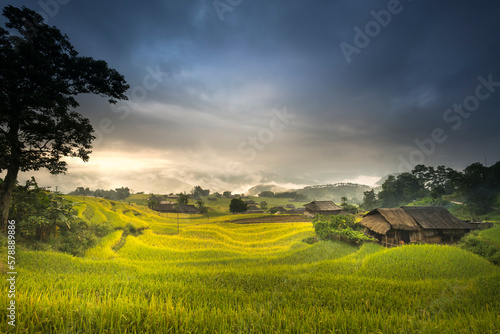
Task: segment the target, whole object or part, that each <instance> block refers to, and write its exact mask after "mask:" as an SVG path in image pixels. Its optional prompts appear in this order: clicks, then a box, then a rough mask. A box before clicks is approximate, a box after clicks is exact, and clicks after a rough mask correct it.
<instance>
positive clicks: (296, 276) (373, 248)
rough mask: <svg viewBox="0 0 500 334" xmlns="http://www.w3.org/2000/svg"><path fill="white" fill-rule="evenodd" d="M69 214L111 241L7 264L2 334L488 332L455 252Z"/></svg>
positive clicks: (147, 216) (494, 292)
mask: <svg viewBox="0 0 500 334" xmlns="http://www.w3.org/2000/svg"><path fill="white" fill-rule="evenodd" d="M68 198H69V199H71V200H73V201H75V202H77V201H81V199H80V198H78V197H73V198H71V197H68ZM77 208H78V214H79V216H80V217H82V218H83V219H85V220H86V221H87V222H88V223H89V224H95V225H98V224H101V223H102V222H108V223H109V224H111V225H112V226H113V227H114V228H115V230H114V232H111V233H109V234H108V235H107V236H105V237H103V238H102V239H101V240H100V243H99V244H98V245H96V246H95V247H93V248H91V249H88V250H87V251H86V253H85V255H84V256H83V257H74V256H71V255H68V254H63V253H56V252H43V251H27V250H24V251H23V250H18V253H17V254H16V256H17V261H18V264H17V267H18V268H17V270H18V274H17V282H16V284H17V285H16V289H17V291H16V306H17V309H16V311H17V319H16V326H15V327H13V326H10V325H8V323H7V322H8V318H7V317H6V316H3V317H2V319H1V323H0V331H1V332H5V333H482V334H484V333H498V332H499V331H500V269H499V268H498V267H497V266H495V265H494V264H492V263H491V262H489V261H487V260H486V259H484V258H482V257H479V256H477V255H475V254H473V253H471V252H468V251H465V250H463V249H460V248H457V247H455V246H437V245H414V246H403V247H396V248H390V249H386V248H383V247H381V246H379V245H378V244H375V243H365V244H363V245H362V246H354V245H349V244H347V243H343V242H339V241H320V242H316V243H312V244H309V243H306V242H304V241H303V240H304V239H306V240H307V239H310V238H311V237H313V236H314V234H315V233H314V229H313V225H312V223H311V221H304V222H300V221H299V222H286V219H285V218H283V222H270V221H267V222H265V223H262V222H261V223H259V219H262V217H263V218H266V217H269V215H263V214H255V215H244V216H243V215H227V214H222V213H221V214H218V215H214V216H213V217H207V216H204V215H195V216H190V217H188V216H187V215H179V217H177V215H170V216H167V215H159V214H157V213H155V212H153V211H151V210H148V209H145V208H143V207H140V206H135V205H127V204H124V203H119V202H113V201H107V200H102V199H96V198H87V199H86V200H85V202H83V201H82V203H80V204H78V206H77ZM259 217H260V218H259ZM274 217H276V216H274ZM243 218H245V223H244V224H241V223H239V222H238V220H239V219H243ZM252 219H255V222H253V223H252ZM273 219H275V218H273ZM261 221H266V220H261ZM240 222H241V221H240ZM126 226H129V227H132V229H130V228H129V229H125V228H124V227H126ZM178 229H179V231H180V233H179V234H177V230H178ZM494 229H497V227H495V228H494ZM131 230H133V231H136V232H137V233H130V231H131ZM124 231H126V232H124ZM488 235H489V236H490V237H491V238H494V236H495V235H498V233H496V234H495V233H490V234H488ZM2 251H3V252H4V254H6V253H7V252H6V250H5V249H4V250H2ZM5 260H6V259H5V257H4V258H3V259H2V268H1V270H2V275H3V279H4V282H6V278H8V275H7V272H8V269H7V267H6V261H5ZM8 289H9V287H8V285H7V284H5V283H4V285H3V291H2V293H1V301H2V305H3V309H4V312H5V310H6V307H7V304H8V302H9V299H8V297H7V296H8Z"/></svg>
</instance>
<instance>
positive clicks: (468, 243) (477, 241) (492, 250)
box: [458, 231, 500, 265]
mask: <svg viewBox="0 0 500 334" xmlns="http://www.w3.org/2000/svg"><path fill="white" fill-rule="evenodd" d="M479 233H481V231H473V232H471V233H469V234H467V235H466V236H465V237H463V238H462V240H461V241H460V242H459V243H458V246H459V247H460V248H463V249H465V250H468V251H470V252H472V253H474V254H477V255H479V256H482V257H484V258H485V259H487V260H488V261H490V262H492V263H494V264H496V265H500V249H498V248H497V247H495V246H493V245H491V244H489V243H487V242H486V241H484V240H483V239H481V237H480V236H479Z"/></svg>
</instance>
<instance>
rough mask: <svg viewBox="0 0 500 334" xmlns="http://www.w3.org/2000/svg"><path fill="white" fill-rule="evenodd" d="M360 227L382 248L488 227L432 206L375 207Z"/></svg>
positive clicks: (165, 208)
mask: <svg viewBox="0 0 500 334" xmlns="http://www.w3.org/2000/svg"><path fill="white" fill-rule="evenodd" d="M154 199H163V198H154ZM208 200H210V201H216V200H217V199H216V198H208ZM245 203H246V204H247V205H248V209H247V211H246V212H243V213H264V210H263V209H262V208H259V206H258V204H257V202H255V201H254V200H245ZM153 209H154V210H156V211H158V212H162V213H184V214H199V213H200V210H199V209H198V208H197V207H196V206H194V205H186V204H180V205H178V204H176V203H174V202H170V201H165V200H162V201H160V202H159V203H158V204H157V205H156V206H155V207H154V208H153ZM270 212H272V213H275V214H295V215H304V216H306V217H315V216H316V215H323V216H331V215H344V214H348V212H346V211H344V210H343V208H342V207H341V206H338V205H336V204H335V203H334V202H333V201H312V202H310V203H307V204H304V207H303V208H295V206H294V205H293V204H287V205H285V206H279V207H273V208H271V210H270ZM359 224H360V225H361V226H363V227H364V232H365V234H366V235H369V236H371V237H374V238H375V239H377V240H378V241H379V242H380V243H381V244H382V245H385V246H388V247H390V246H397V245H401V244H411V243H439V244H451V243H455V242H458V241H459V240H460V239H461V238H462V237H463V236H464V235H465V234H467V233H469V232H470V231H472V230H475V229H479V228H488V227H490V226H486V225H487V224H486V223H483V224H479V223H470V222H464V221H462V220H460V219H458V218H457V217H455V216H454V215H452V214H451V213H450V212H449V211H448V210H447V209H446V208H444V207H435V206H402V207H400V208H378V209H374V210H371V211H370V212H368V213H367V214H365V215H364V216H363V218H362V219H361V221H360V222H359Z"/></svg>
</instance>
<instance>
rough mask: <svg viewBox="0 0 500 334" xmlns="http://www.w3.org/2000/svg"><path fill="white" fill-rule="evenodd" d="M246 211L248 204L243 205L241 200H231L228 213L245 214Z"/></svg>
mask: <svg viewBox="0 0 500 334" xmlns="http://www.w3.org/2000/svg"><path fill="white" fill-rule="evenodd" d="M247 210H248V204H247V203H245V202H244V201H243V200H242V199H241V198H233V199H232V200H231V203H230V204H229V211H231V212H233V213H235V212H245V211H247Z"/></svg>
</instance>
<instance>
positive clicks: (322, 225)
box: [313, 215, 375, 244]
mask: <svg viewBox="0 0 500 334" xmlns="http://www.w3.org/2000/svg"><path fill="white" fill-rule="evenodd" d="M313 226H314V230H315V231H316V235H317V236H318V238H319V239H322V240H340V241H344V242H348V243H349V244H351V243H354V244H360V243H363V242H367V241H375V239H373V238H372V237H369V236H367V235H365V234H364V233H363V227H362V226H361V225H359V224H358V223H356V219H355V217H354V216H353V215H336V216H321V215H317V216H316V217H315V218H314V220H313Z"/></svg>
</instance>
